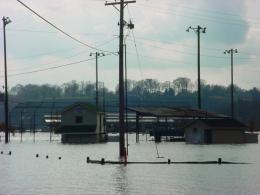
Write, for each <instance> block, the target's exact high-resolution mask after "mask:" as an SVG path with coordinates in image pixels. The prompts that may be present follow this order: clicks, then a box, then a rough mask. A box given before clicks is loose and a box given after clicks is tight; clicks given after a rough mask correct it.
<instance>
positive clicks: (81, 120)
mask: <svg viewBox="0 0 260 195" xmlns="http://www.w3.org/2000/svg"><path fill="white" fill-rule="evenodd" d="M75 122H76V123H83V117H82V116H76V117H75Z"/></svg>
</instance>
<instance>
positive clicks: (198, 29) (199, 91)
mask: <svg viewBox="0 0 260 195" xmlns="http://www.w3.org/2000/svg"><path fill="white" fill-rule="evenodd" d="M190 30H193V31H194V32H195V33H197V35H198V109H201V88H200V87H201V86H200V33H206V27H201V26H198V27H196V28H193V27H191V26H190V27H189V28H188V29H187V30H186V31H187V32H189V31H190Z"/></svg>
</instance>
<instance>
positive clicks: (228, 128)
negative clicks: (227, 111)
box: [184, 118, 247, 144]
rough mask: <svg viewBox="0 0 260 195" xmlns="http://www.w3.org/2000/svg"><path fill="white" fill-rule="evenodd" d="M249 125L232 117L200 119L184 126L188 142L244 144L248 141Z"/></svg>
mask: <svg viewBox="0 0 260 195" xmlns="http://www.w3.org/2000/svg"><path fill="white" fill-rule="evenodd" d="M246 130H247V126H246V125H244V124H243V123H241V122H239V121H237V120H234V119H230V118H225V119H198V120H195V121H193V122H191V123H190V124H189V125H187V126H186V127H185V128H184V131H185V140H186V143H191V144H242V143H246V134H245V131H246Z"/></svg>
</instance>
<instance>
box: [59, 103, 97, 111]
mask: <svg viewBox="0 0 260 195" xmlns="http://www.w3.org/2000/svg"><path fill="white" fill-rule="evenodd" d="M78 106H79V107H81V108H84V109H87V110H93V111H98V109H97V108H96V107H95V106H94V105H92V104H89V103H86V102H84V103H82V102H78V103H74V104H72V105H70V106H68V107H66V108H65V109H64V110H62V111H61V113H64V112H67V111H69V110H71V109H73V108H75V107H78Z"/></svg>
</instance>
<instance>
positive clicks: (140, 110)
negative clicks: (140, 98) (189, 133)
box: [128, 107, 226, 118]
mask: <svg viewBox="0 0 260 195" xmlns="http://www.w3.org/2000/svg"><path fill="white" fill-rule="evenodd" d="M128 110H130V111H133V112H136V113H137V114H139V115H142V116H155V117H176V118H225V117H226V116H224V115H219V114H215V113H212V112H207V111H203V110H197V109H191V108H174V107H130V108H128Z"/></svg>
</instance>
